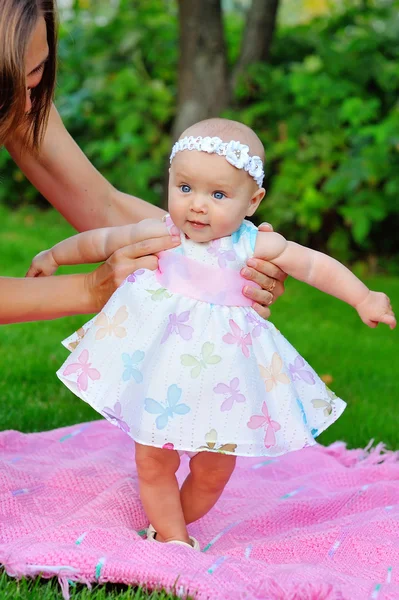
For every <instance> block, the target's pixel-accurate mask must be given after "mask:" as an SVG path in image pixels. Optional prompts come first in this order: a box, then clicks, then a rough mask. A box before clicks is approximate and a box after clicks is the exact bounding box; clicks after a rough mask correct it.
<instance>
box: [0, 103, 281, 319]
mask: <svg viewBox="0 0 399 600" xmlns="http://www.w3.org/2000/svg"><path fill="white" fill-rule="evenodd" d="M6 147H7V150H8V151H9V152H10V154H11V156H12V157H13V159H14V160H15V162H16V163H17V164H18V166H19V167H20V168H21V170H22V171H23V172H24V174H25V175H26V177H27V178H28V179H29V180H30V181H31V183H32V184H33V185H34V186H35V187H36V188H37V189H38V190H39V191H40V193H41V194H42V195H43V196H44V197H45V198H46V199H47V200H48V201H49V202H50V204H52V205H53V206H54V208H56V209H57V210H58V211H59V212H60V213H61V214H62V215H63V216H64V217H65V219H66V220H67V221H68V222H69V223H71V225H73V227H75V229H77V231H87V230H89V229H96V228H99V227H113V226H116V225H126V224H128V223H137V222H138V221H141V220H142V219H146V218H151V217H154V218H161V217H162V216H163V215H164V214H165V212H164V211H163V210H162V209H160V208H158V207H156V206H153V205H152V204H149V203H148V202H145V201H144V200H140V199H139V198H136V197H134V196H129V195H128V194H124V193H122V192H120V191H118V190H117V189H115V188H114V187H113V186H112V185H111V184H110V183H109V182H108V181H107V180H106V179H105V178H104V177H103V176H102V175H101V174H100V173H99V172H98V171H97V169H95V167H94V166H93V165H92V164H91V162H90V161H89V160H88V158H87V157H86V156H85V154H84V153H83V152H82V151H81V149H80V148H79V146H78V145H77V144H76V143H75V142H74V140H73V139H72V137H71V136H70V135H69V133H68V132H67V130H66V129H65V126H64V124H63V122H62V120H61V118H60V116H59V114H58V112H57V110H56V108H55V106H53V107H52V109H51V113H50V118H49V122H48V126H47V130H46V134H45V137H44V140H43V144H42V147H41V150H40V153H39V155H38V156H35V155H33V154H31V153H29V152H27V151H26V150H24V145H23V133H19V134H18V133H17V132H16V133H15V135H14V136H13V138H12V140H10V142H9V143H7V144H6ZM270 229H271V227H270ZM241 274H242V276H243V277H244V278H245V279H248V280H250V281H254V282H256V283H257V284H259V285H260V287H261V288H262V289H257V288H254V287H252V286H246V288H244V290H243V293H244V295H245V296H247V298H250V299H251V300H253V302H254V305H253V306H254V309H255V310H256V311H257V312H258V313H259V314H260V315H261V316H262V317H263V318H265V319H267V318H268V317H269V315H270V310H269V309H268V308H267V306H268V305H269V304H271V303H272V302H274V301H275V300H276V299H277V298H278V297H279V296H281V295H282V294H283V292H284V280H285V278H286V275H285V274H284V273H283V272H282V271H281V270H280V269H279V268H278V267H276V266H275V265H272V264H270V263H269V262H265V261H263V260H259V259H258V260H255V259H250V261H249V262H248V266H247V267H246V268H245V269H243V271H242V273H241Z"/></svg>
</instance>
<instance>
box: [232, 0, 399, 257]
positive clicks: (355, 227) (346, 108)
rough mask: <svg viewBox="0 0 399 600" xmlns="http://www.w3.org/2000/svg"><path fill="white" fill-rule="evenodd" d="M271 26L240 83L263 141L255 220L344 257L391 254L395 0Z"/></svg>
mask: <svg viewBox="0 0 399 600" xmlns="http://www.w3.org/2000/svg"><path fill="white" fill-rule="evenodd" d="M379 5H380V6H379V8H369V9H367V10H365V9H364V8H363V9H361V8H351V9H348V10H347V11H346V12H345V13H343V14H340V15H337V16H336V17H333V18H329V19H325V18H323V19H319V20H315V21H313V22H312V23H311V24H310V25H306V26H301V27H297V28H290V29H287V30H280V31H279V32H278V33H277V36H276V40H275V44H274V49H273V57H272V65H271V66H268V65H265V64H260V65H255V66H254V67H253V68H252V69H251V70H250V72H249V73H248V74H247V75H246V77H245V79H243V80H242V81H241V83H240V86H239V89H238V90H237V102H238V107H239V108H238V110H237V111H236V112H235V114H236V116H237V118H240V119H241V120H243V121H244V122H245V123H247V124H248V125H250V126H251V127H253V128H254V129H255V130H256V131H257V132H258V134H259V135H260V137H261V138H262V140H263V142H264V143H265V146H266V153H267V163H268V178H267V182H266V187H267V188H268V201H267V202H265V203H264V205H263V206H262V207H261V209H260V211H259V217H260V218H263V219H265V220H267V221H269V222H272V223H273V224H274V226H275V227H276V228H278V229H280V230H281V231H283V232H284V233H285V234H287V235H289V236H291V237H293V238H294V239H297V240H299V241H302V242H303V243H307V244H312V245H313V246H316V247H321V248H326V249H327V250H328V251H329V252H331V253H333V254H334V255H335V256H337V257H339V258H341V259H343V260H348V259H354V258H357V257H358V256H359V255H360V254H361V253H362V252H363V253H367V254H368V255H369V256H372V255H373V254H379V255H385V256H386V255H388V256H389V255H390V254H393V252H394V250H395V247H396V249H397V247H398V243H397V239H398V237H397V230H398V226H399V103H398V98H397V91H398V89H399V10H398V9H399V3H398V2H397V1H385V2H380V3H379Z"/></svg>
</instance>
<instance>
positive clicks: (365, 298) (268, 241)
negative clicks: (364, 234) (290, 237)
mask: <svg viewBox="0 0 399 600" xmlns="http://www.w3.org/2000/svg"><path fill="white" fill-rule="evenodd" d="M255 255H256V256H258V257H260V258H263V259H265V260H270V261H271V262H272V263H273V264H275V265H277V266H278V267H280V269H283V270H284V271H285V273H287V274H288V275H291V276H292V277H295V279H299V281H303V282H305V283H308V284H309V285H311V286H313V287H315V288H317V289H319V290H321V291H322V292H325V293H327V294H330V295H331V296H335V297H336V298H339V299H340V300H343V301H344V302H346V303H347V304H350V305H351V306H353V307H354V308H355V309H356V310H357V311H358V313H359V315H360V317H361V319H362V320H363V321H364V322H365V323H366V324H367V325H369V326H370V327H372V326H375V323H377V322H383V323H386V324H387V325H390V326H391V328H392V329H393V327H395V325H396V321H395V317H394V314H393V311H392V309H391V308H390V302H389V298H388V297H387V296H386V295H385V294H381V293H377V292H371V291H370V290H369V289H368V287H367V286H366V285H365V284H364V283H363V282H362V281H360V279H358V278H357V277H356V275H354V274H353V273H352V272H351V271H350V270H349V269H347V268H346V267H345V266H344V265H343V264H341V263H340V262H338V261H337V260H335V259H334V258H331V257H330V256H327V255H326V254H323V253H322V252H317V251H316V250H312V249H310V248H305V247H304V246H301V245H299V244H296V243H295V242H288V241H287V240H286V239H285V238H284V237H283V236H282V235H280V234H278V233H274V232H272V233H259V234H258V236H257V240H256V247H255Z"/></svg>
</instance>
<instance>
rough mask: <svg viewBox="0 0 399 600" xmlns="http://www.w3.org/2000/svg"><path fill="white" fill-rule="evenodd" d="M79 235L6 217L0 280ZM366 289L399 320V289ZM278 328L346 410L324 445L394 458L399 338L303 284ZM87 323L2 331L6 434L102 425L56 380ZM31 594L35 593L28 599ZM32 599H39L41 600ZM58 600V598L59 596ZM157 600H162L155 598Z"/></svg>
mask: <svg viewBox="0 0 399 600" xmlns="http://www.w3.org/2000/svg"><path fill="white" fill-rule="evenodd" d="M71 233H73V231H72V229H71V228H70V227H69V226H68V225H66V224H65V222H64V221H63V219H62V218H61V217H60V216H59V215H58V214H56V213H54V212H52V211H48V212H44V213H42V212H38V211H35V210H33V209H25V210H22V211H19V212H17V213H10V212H8V211H6V210H5V209H4V208H1V207H0V273H1V274H2V275H10V276H22V275H24V273H25V272H26V270H27V268H28V267H29V264H30V260H31V258H32V257H33V256H34V255H35V254H36V253H37V252H39V251H40V250H43V249H44V248H46V247H49V246H50V245H52V244H53V243H55V242H56V241H58V240H60V239H62V238H63V237H66V236H68V235H70V234H71ZM366 283H367V284H368V285H369V286H370V287H372V288H373V289H376V290H381V291H384V292H386V293H387V294H388V295H389V296H390V297H391V300H392V303H393V306H394V307H396V309H397V311H399V279H395V278H391V277H378V278H373V279H368V280H367V281H366ZM272 310H273V316H272V320H273V321H274V323H275V324H276V325H277V326H278V327H279V328H280V329H281V331H282V333H283V334H284V335H285V336H286V337H287V338H288V339H289V340H290V342H291V343H292V344H293V345H294V346H295V347H296V348H297V349H298V351H299V352H300V353H301V354H302V355H303V356H304V357H306V359H307V360H308V361H309V362H310V364H311V365H312V366H313V367H314V368H315V369H316V371H317V372H318V373H319V374H320V375H329V376H330V377H332V382H331V384H330V387H331V388H332V389H333V390H334V391H335V392H336V394H337V395H339V396H340V397H341V398H343V399H344V400H346V401H347V403H348V407H347V409H346V411H345V412H344V414H343V416H342V417H341V418H340V419H339V420H338V422H337V423H335V424H334V425H333V426H331V427H330V428H329V429H328V430H327V431H326V432H325V433H324V434H322V436H320V438H319V441H320V442H321V443H324V444H330V443H332V442H333V441H335V440H344V441H345V442H347V444H348V445H349V447H364V446H365V445H366V444H367V443H368V442H369V440H370V439H371V438H374V440H375V442H379V441H383V442H385V443H386V444H387V446H388V447H389V448H391V449H397V448H398V447H399V435H398V430H399V411H398V410H397V401H398V394H397V389H398V386H397V380H396V378H397V376H398V374H399V352H398V341H399V337H398V332H397V331H394V332H392V331H390V330H389V329H388V328H387V327H382V326H379V327H378V328H377V329H376V330H372V329H369V328H368V327H366V326H365V325H364V324H363V323H362V322H361V321H360V319H359V317H358V316H357V314H356V312H355V311H354V310H353V309H352V308H350V307H348V306H346V305H344V304H343V303H342V302H340V301H338V300H336V299H335V298H330V297H329V296H327V295H325V294H322V293H320V292H319V291H317V290H314V289H312V288H310V287H308V286H305V285H303V284H300V283H298V282H296V281H289V282H288V283H287V293H286V294H285V295H284V296H283V297H282V298H281V299H280V300H279V302H278V303H277V304H276V306H275V307H273V309H272ZM86 320H87V317H70V318H66V319H60V320H57V321H51V322H44V323H29V324H17V325H7V326H3V327H1V328H0V350H1V351H0V373H1V378H0V416H1V423H2V428H3V429H19V430H21V431H25V432H29V431H41V430H45V429H52V428H55V427H61V426H66V425H71V424H73V423H78V422H80V421H87V420H92V419H95V418H98V415H97V413H96V412H94V411H93V410H92V409H91V408H90V407H89V406H88V405H87V404H86V403H85V402H82V401H80V400H79V399H78V398H76V397H75V396H73V395H72V394H71V393H70V392H69V391H68V390H67V389H66V388H65V387H64V386H62V385H61V384H60V383H59V381H58V379H57V378H56V376H55V371H56V369H57V368H58V366H59V365H60V364H61V363H62V362H63V360H64V358H65V352H66V351H65V349H64V348H62V347H61V345H60V341H61V340H62V339H63V338H64V337H66V336H67V335H68V334H69V333H70V332H72V331H74V330H75V329H76V328H78V327H79V326H80V325H81V324H82V323H84V322H85V321H86ZM33 585H37V586H40V587H38V588H37V590H40V591H35V594H36V593H37V594H38V597H40V598H44V599H46V598H52V599H54V598H58V597H61V596H60V595H59V593H58V588H57V585H56V584H52V583H46V584H43V583H41V582H38V583H37V584H33ZM33 589H34V588H33V587H32V584H31V583H30V584H29V585H28V584H27V583H26V582H22V583H15V582H14V581H13V580H11V579H9V578H7V577H6V576H4V575H3V577H2V578H0V597H1V598H21V599H22V598H25V597H26V598H27V597H34V596H32V595H29V594H30V593H31V592H32V590H33ZM29 590H30V591H29ZM32 593H33V592H32ZM136 593H137V594H145V592H142V591H137V592H136V591H132V590H130V591H124V592H120V588H117V587H116V586H113V587H107V588H105V587H101V588H99V589H96V591H94V592H92V593H90V594H89V592H87V591H85V590H84V589H82V588H77V589H76V590H74V595H73V596H72V597H73V598H79V600H83V598H86V595H87V597H90V598H93V599H94V600H99V599H100V598H102V597H103V596H104V597H105V596H106V597H107V598H108V597H111V598H118V599H120V600H122V599H127V598H135V599H136V598H137V599H138V598H148V595H141V596H140V595H137V596H136V595H135V594H136ZM57 594H58V595H57ZM153 598H154V600H155V596H154V597H153ZM161 598H162V599H163V600H164V599H165V598H166V596H164V595H163V596H157V600H161Z"/></svg>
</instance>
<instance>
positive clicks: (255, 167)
mask: <svg viewBox="0 0 399 600" xmlns="http://www.w3.org/2000/svg"><path fill="white" fill-rule="evenodd" d="M245 170H246V171H248V173H249V174H250V175H251V177H253V178H254V179H255V181H256V183H258V179H259V180H260V181H261V182H263V176H264V173H263V162H262V159H261V158H259V156H251V158H250V159H249V161H248V163H247V165H246V167H245ZM260 185H262V183H261V184H260Z"/></svg>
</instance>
